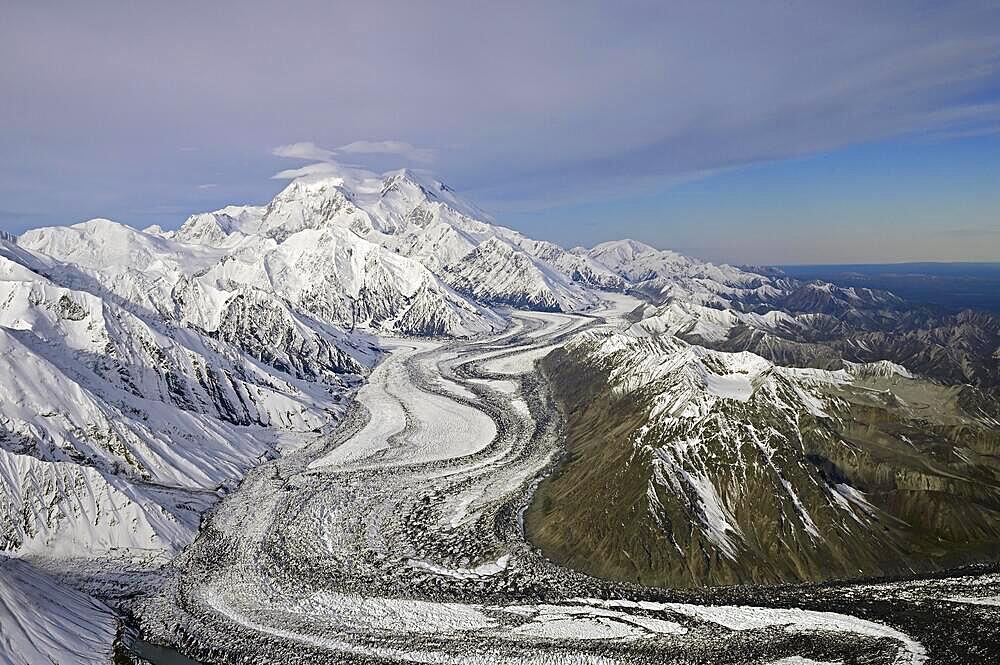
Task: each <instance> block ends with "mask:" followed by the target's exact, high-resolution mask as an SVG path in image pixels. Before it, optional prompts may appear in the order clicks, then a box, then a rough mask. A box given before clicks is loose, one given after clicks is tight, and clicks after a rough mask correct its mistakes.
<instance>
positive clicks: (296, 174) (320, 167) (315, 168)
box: [271, 162, 340, 180]
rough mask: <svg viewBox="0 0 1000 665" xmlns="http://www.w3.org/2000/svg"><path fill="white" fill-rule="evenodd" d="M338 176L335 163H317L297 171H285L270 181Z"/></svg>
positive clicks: (338, 167) (338, 171) (338, 169)
mask: <svg viewBox="0 0 1000 665" xmlns="http://www.w3.org/2000/svg"><path fill="white" fill-rule="evenodd" d="M339 174H340V165H339V164H337V163H335V162H317V163H315V164H308V165H306V166H302V167H300V168H297V169H285V170H284V171H279V172H277V173H275V174H274V175H273V176H271V180H295V179H296V178H308V177H325V176H334V175H339Z"/></svg>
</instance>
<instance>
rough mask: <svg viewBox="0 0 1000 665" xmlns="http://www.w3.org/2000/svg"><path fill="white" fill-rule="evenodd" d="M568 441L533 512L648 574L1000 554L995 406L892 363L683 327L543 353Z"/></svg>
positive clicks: (576, 557)
mask: <svg viewBox="0 0 1000 665" xmlns="http://www.w3.org/2000/svg"><path fill="white" fill-rule="evenodd" d="M542 368H543V371H544V372H545V374H546V376H547V377H548V378H549V380H550V381H551V382H552V384H553V386H554V388H555V391H556V394H557V396H558V399H559V401H560V405H561V408H563V410H564V412H565V416H566V420H567V429H566V434H567V446H568V454H567V457H566V459H565V460H564V463H563V464H562V465H561V467H560V468H559V469H558V470H557V472H556V473H554V474H553V475H552V477H550V478H548V479H546V481H544V482H543V484H542V485H541V487H540V488H539V491H538V492H537V494H536V497H535V500H534V502H533V504H532V505H531V507H530V509H529V510H528V512H527V515H526V529H527V533H528V536H529V538H530V539H531V540H532V541H533V542H534V543H536V544H537V545H538V546H540V547H541V548H542V550H543V551H544V552H545V554H546V555H547V556H549V557H550V558H552V559H554V560H557V561H559V562H561V563H564V564H567V565H569V566H572V567H574V568H577V569H580V570H582V571H585V572H588V573H591V574H594V575H598V576H602V577H608V578H615V579H621V580H628V581H635V582H640V583H643V584H647V585H663V586H688V585H706V584H708V585H713V584H732V583H777V582H785V581H801V580H822V579H833V578H850V577H859V576H870V575H901V574H908V573H912V572H918V571H929V570H936V569H942V568H946V567H952V566H955V565H959V564H963V563H968V562H973V561H981V560H986V559H996V558H998V555H1000V457H998V454H1000V421H998V420H997V417H998V414H1000V407H998V404H997V400H996V399H995V398H994V397H992V396H991V395H990V394H989V393H985V392H982V391H980V390H978V389H976V388H973V387H970V386H960V385H959V386H949V385H944V384H939V383H935V382H932V381H930V380H926V379H920V378H914V377H911V376H910V375H909V373H908V372H906V370H905V369H903V368H902V367H899V366H896V365H893V364H892V363H870V364H862V365H854V364H850V363H848V364H847V369H843V370H839V371H836V372H829V371H823V370H815V369H792V368H784V367H779V366H775V365H773V364H772V363H770V362H769V361H766V360H764V359H762V358H760V357H759V356H756V355H753V354H750V353H722V352H718V351H711V350H708V349H705V348H702V347H698V346H693V345H690V344H687V343H685V342H683V341H682V340H680V339H678V338H676V337H673V336H659V337H646V338H636V337H632V336H627V335H621V334H616V335H610V336H598V335H588V336H584V337H582V338H580V339H578V340H577V341H575V342H573V343H571V344H570V345H568V346H567V347H566V348H565V349H560V350H557V351H555V352H553V353H552V354H550V355H549V356H548V357H547V358H545V359H544V360H543V361H542Z"/></svg>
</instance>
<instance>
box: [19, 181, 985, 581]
mask: <svg viewBox="0 0 1000 665" xmlns="http://www.w3.org/2000/svg"><path fill="white" fill-rule="evenodd" d="M602 290H611V291H621V292H628V293H630V294H633V295H635V296H637V297H639V298H640V299H641V301H642V302H643V304H642V305H641V306H639V307H637V308H636V309H635V310H634V311H633V312H631V314H630V315H629V318H630V321H631V325H630V327H628V328H627V329H625V330H620V331H617V332H614V333H609V332H607V331H605V332H603V333H599V334H598V333H592V332H582V333H580V334H578V335H577V336H576V337H574V338H573V339H571V340H570V341H569V342H568V343H567V344H566V345H565V346H564V347H562V348H560V349H557V350H556V351H554V352H553V353H552V354H550V355H549V356H548V357H547V358H546V359H545V360H544V361H543V362H542V369H543V371H544V373H545V375H546V377H548V379H549V380H550V381H551V382H552V383H553V385H554V386H555V390H556V394H557V395H558V396H559V402H560V405H561V408H562V410H563V415H564V417H565V419H566V431H567V439H568V440H567V444H568V453H567V457H566V459H565V460H564V462H563V464H562V465H561V467H560V468H559V470H558V471H557V472H556V473H554V474H553V475H552V476H551V477H550V478H549V479H548V480H547V481H546V482H545V483H543V485H542V488H541V490H540V491H539V493H538V495H537V497H536V500H535V502H534V504H533V506H532V508H531V510H529V512H528V515H527V529H528V534H529V536H530V537H531V538H532V540H533V541H534V542H535V543H536V544H537V545H538V546H539V547H541V548H542V550H543V551H544V552H545V553H546V555H548V556H550V557H552V558H554V559H556V560H559V561H562V562H566V563H569V564H570V565H573V566H575V567H578V568H581V569H583V570H585V571H586V572H592V573H594V574H598V575H603V576H608V577H615V578H620V579H626V580H638V581H642V582H644V583H655V584H702V583H709V584H715V583H734V582H761V581H765V582H774V581H796V580H812V579H822V578H826V577H831V576H834V577H851V576H857V575H863V574H882V573H899V572H903V571H913V570H925V569H935V568H940V567H945V566H948V565H954V564H957V563H962V562H966V561H971V560H977V559H978V558H982V557H984V556H989V553H990V552H995V551H996V550H995V546H996V544H997V543H998V542H1000V465H998V463H997V461H996V460H997V457H996V456H997V454H998V452H1000V420H998V418H1000V405H998V401H997V394H998V392H997V391H998V387H1000V318H998V317H996V316H994V315H990V314H985V313H980V312H974V311H964V312H959V313H952V312H941V311H937V310H934V309H931V308H925V307H914V306H912V305H910V304H909V303H907V302H905V301H903V300H902V299H900V298H898V297H896V296H894V295H893V294H891V293H888V292H885V291H878V290H873V289H867V288H860V287H850V288H844V287H838V286H835V285H833V284H830V283H825V282H819V281H811V282H810V281H802V280H796V279H792V278H789V277H787V276H785V275H783V274H781V273H780V272H774V271H770V270H766V269H746V268H737V267H733V266H727V265H715V264H711V263H707V262H703V261H699V260H696V259H692V258H689V257H686V256H682V255H680V254H677V253H675V252H671V251H667V250H660V249H656V248H653V247H650V246H648V245H645V244H643V243H639V242H636V241H633V240H621V241H612V242H606V243H602V244H599V245H597V246H595V247H593V248H590V249H585V248H580V247H577V248H572V249H568V250H567V249H563V248H562V247H559V246H557V245H555V244H553V243H550V242H546V241H539V240H533V239H531V238H528V237H526V236H524V235H523V234H521V233H519V232H517V231H514V230H512V229H507V228H504V227H502V226H498V225H497V224H496V223H495V222H494V221H493V220H492V219H491V218H490V217H489V216H488V215H486V214H485V213H483V212H482V211H480V210H479V209H478V208H476V207H475V206H474V205H471V204H469V203H467V202H465V201H463V200H462V199H461V198H459V197H458V196H457V194H456V193H455V192H454V191H453V190H452V189H451V188H449V187H448V186H447V185H445V184H443V183H441V182H439V181H437V180H435V179H434V178H431V177H429V176H426V175H425V174H423V173H419V172H413V171H409V170H400V171H393V172H390V173H386V174H375V173H371V172H368V171H364V170H361V169H357V168H349V167H340V168H339V170H338V171H337V172H336V173H333V174H327V175H324V176H322V177H305V178H300V179H298V180H295V181H293V182H291V183H290V184H289V185H288V186H287V187H286V188H285V189H284V190H282V191H281V192H280V193H278V194H277V195H276V196H275V197H274V199H273V200H271V201H270V202H269V203H268V204H266V205H264V206H228V207H226V208H223V209H221V210H218V211H215V212H208V213H202V214H196V215H193V216H191V217H190V218H188V219H187V221H185V222H184V223H183V225H181V226H180V228H179V229H177V230H175V231H164V230H162V229H161V228H159V227H150V228H147V229H145V230H143V231H139V230H136V229H134V228H132V227H129V226H126V225H123V224H119V223H116V222H113V221H109V220H106V219H94V220H90V221H87V222H84V223H81V224H75V225H72V226H66V227H49V228H42V229H35V230H32V231H29V232H27V233H25V234H23V235H21V236H20V237H17V238H14V237H12V236H9V235H6V234H5V235H3V236H2V237H0V346H2V348H3V353H2V355H0V492H2V493H3V501H2V502H0V553H4V554H6V555H11V556H34V557H41V558H52V557H56V558H72V557H106V556H117V555H120V554H121V553H123V552H127V553H130V554H136V553H139V554H142V555H143V556H148V557H154V558H155V557H157V556H161V555H166V556H169V555H170V554H172V553H175V552H176V551H178V550H179V549H180V548H182V547H183V546H184V545H185V544H187V543H188V542H190V540H191V539H192V538H193V536H194V534H195V533H196V532H197V529H198V527H199V522H200V517H201V515H202V514H203V513H204V511H205V510H206V509H207V508H208V507H210V506H211V505H212V504H213V503H214V502H215V501H217V500H218V498H219V497H220V496H222V495H223V494H224V493H225V492H226V491H227V489H228V488H230V487H232V486H233V484H234V483H236V482H238V481H239V479H240V478H241V476H242V475H243V474H244V473H245V472H246V471H247V470H248V469H249V468H251V467H253V466H254V465H255V464H258V463H259V462H260V461H262V460H265V459H268V458H271V457H274V456H277V455H280V454H282V452H284V451H287V450H288V449H290V448H292V447H296V446H300V445H302V444H303V443H306V442H308V441H310V440H314V439H316V438H319V437H323V436H326V435H328V434H329V433H330V432H331V431H332V430H333V429H334V428H336V426H337V424H338V423H339V422H340V419H341V418H342V417H343V415H344V413H345V409H346V407H347V405H348V404H349V402H350V400H351V398H352V396H353V394H354V393H355V392H356V390H357V389H358V388H359V387H360V386H361V385H363V383H364V381H365V379H366V377H367V376H368V374H369V373H370V372H371V371H372V368H373V367H375V366H376V365H377V363H378V362H379V360H380V358H381V357H382V354H383V350H382V347H381V345H380V341H379V338H380V337H384V336H397V337H405V336H434V337H475V336H478V335H485V334H489V333H495V332H500V331H502V330H503V329H504V328H505V327H506V326H507V322H508V319H509V316H508V315H509V311H510V310H511V309H512V308H513V309H531V310H542V311H549V312H567V313H583V314H586V313H587V312H588V311H589V310H591V309H593V308H594V307H595V306H596V305H597V304H598V303H599V301H600V292H601V291H602ZM991 548H992V549H991Z"/></svg>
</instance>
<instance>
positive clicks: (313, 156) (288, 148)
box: [271, 141, 336, 162]
mask: <svg viewBox="0 0 1000 665" xmlns="http://www.w3.org/2000/svg"><path fill="white" fill-rule="evenodd" d="M271 154H273V155H275V156H277V157H289V158H291V159H308V160H310V161H317V162H328V161H331V160H333V158H334V156H335V155H336V153H335V152H334V151H332V150H327V149H326V148H321V147H319V146H318V145H316V144H315V143H313V142H312V141H301V142H299V143H289V144H287V145H279V146H278V147H277V148H275V149H274V150H272V151H271Z"/></svg>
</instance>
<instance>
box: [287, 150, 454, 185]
mask: <svg viewBox="0 0 1000 665" xmlns="http://www.w3.org/2000/svg"><path fill="white" fill-rule="evenodd" d="M271 154H273V155H276V156H278V157H288V158H290V159H303V160H309V161H312V162H313V163H312V164H307V165H306V166H302V167H299V168H296V169H285V170H283V171H279V172H278V173H275V174H274V175H273V176H271V179H272V180H294V179H296V178H306V177H325V176H331V175H339V174H342V173H343V172H344V170H345V169H350V168H353V167H352V166H350V165H349V164H344V163H342V162H340V161H338V158H339V156H340V155H395V156H398V157H402V158H404V159H407V160H409V161H412V162H431V161H433V160H434V151H433V150H431V149H430V148H416V147H414V146H413V145H411V144H409V143H406V142H405V141H354V142H353V143H348V144H346V145H342V146H340V147H338V148H336V149H334V150H329V149H327V148H323V147H320V146H318V145H316V144H315V143H313V142H312V141H300V142H298V143H289V144H286V145H279V146H278V147H276V148H274V149H273V150H272V151H271Z"/></svg>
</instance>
